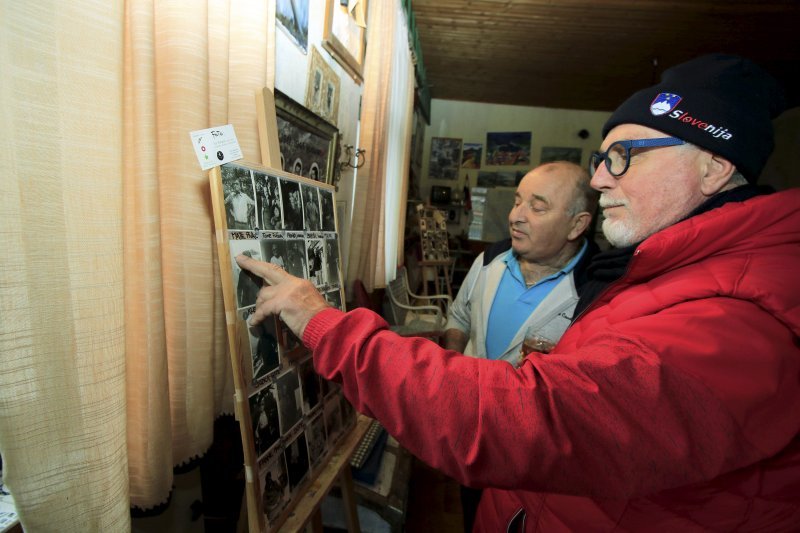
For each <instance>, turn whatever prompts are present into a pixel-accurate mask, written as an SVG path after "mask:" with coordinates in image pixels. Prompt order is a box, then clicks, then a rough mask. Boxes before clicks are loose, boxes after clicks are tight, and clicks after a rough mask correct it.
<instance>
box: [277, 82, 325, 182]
mask: <svg viewBox="0 0 800 533" xmlns="http://www.w3.org/2000/svg"><path fill="white" fill-rule="evenodd" d="M275 115H276V118H277V122H278V144H279V146H280V153H281V170H285V171H286V172H291V173H292V174H296V175H298V176H303V177H304V178H309V179H312V180H314V181H320V182H322V183H327V184H329V185H333V184H335V181H336V178H337V175H336V174H337V172H338V165H337V161H338V160H339V154H338V151H339V130H337V129H336V126H334V125H333V124H331V123H330V122H328V121H327V120H325V119H323V118H322V117H320V116H319V115H316V114H314V113H313V112H312V111H310V110H309V109H307V108H305V107H303V106H302V105H300V104H298V103H297V102H295V101H294V100H292V99H291V98H289V97H288V96H286V95H285V94H283V93H282V92H280V91H278V90H275Z"/></svg>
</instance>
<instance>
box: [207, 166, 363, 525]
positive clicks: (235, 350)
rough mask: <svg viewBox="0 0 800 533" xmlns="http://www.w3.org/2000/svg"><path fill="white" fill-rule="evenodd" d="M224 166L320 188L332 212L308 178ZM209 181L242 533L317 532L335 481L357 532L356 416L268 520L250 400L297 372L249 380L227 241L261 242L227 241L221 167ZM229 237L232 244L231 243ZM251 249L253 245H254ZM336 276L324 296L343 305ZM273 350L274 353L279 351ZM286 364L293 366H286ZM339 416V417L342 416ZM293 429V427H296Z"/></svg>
mask: <svg viewBox="0 0 800 533" xmlns="http://www.w3.org/2000/svg"><path fill="white" fill-rule="evenodd" d="M225 167H228V168H227V169H226V170H227V171H229V174H230V173H232V172H234V171H233V170H232V169H233V167H237V168H238V169H239V170H241V169H245V170H248V172H251V173H252V174H251V173H244V174H242V175H243V176H247V178H245V179H253V180H254V179H256V178H254V177H253V176H256V175H258V179H259V180H262V181H263V180H265V179H266V178H267V175H269V176H270V177H271V178H275V179H280V180H284V181H286V180H288V181H291V182H296V183H302V184H303V186H304V187H315V188H318V189H321V190H324V191H326V192H328V193H329V194H331V197H332V202H331V204H330V207H329V208H330V209H331V210H332V209H333V207H332V206H333V205H335V198H333V194H334V191H333V186H332V185H327V184H323V183H320V182H316V181H313V180H308V179H306V178H303V177H300V176H295V175H292V174H289V173H286V172H283V171H280V170H275V169H270V168H268V167H262V166H260V165H255V164H252V163H246V162H243V161H242V162H236V163H235V164H233V163H231V164H226V165H225ZM234 175H236V174H234ZM237 179H238V178H237ZM209 180H210V185H211V200H212V207H213V212H214V223H215V228H216V238H217V252H218V256H219V268H220V274H221V282H222V292H223V298H224V301H225V310H226V317H227V321H226V322H227V332H228V346H229V350H230V353H231V364H232V368H233V378H234V386H235V401H234V408H235V414H236V419H237V420H238V421H239V425H240V433H241V435H242V446H243V452H244V473H245V496H246V497H245V498H244V500H245V502H246V504H247V505H246V510H247V512H246V514H245V515H244V517H246V520H244V521H240V524H244V523H246V524H247V529H248V530H249V532H250V533H263V532H265V531H270V532H276V531H283V530H291V531H296V530H300V529H301V528H302V527H304V526H305V525H306V524H308V523H312V524H313V525H314V527H315V529H316V530H317V531H321V530H322V519H321V515H320V512H319V509H320V503H321V501H322V498H323V497H324V496H325V495H326V494H327V493H328V491H329V490H330V488H331V487H332V486H333V483H334V482H335V481H337V480H338V481H339V483H340V484H341V487H342V494H343V499H344V502H345V505H346V507H347V513H346V516H347V525H348V530H349V531H351V532H353V533H358V532H360V526H359V523H358V514H357V512H356V503H355V502H356V500H355V493H354V490H353V480H352V477H351V473H350V468H349V460H350V456H351V455H352V454H353V451H354V450H355V448H356V446H357V445H358V443H359V442H360V441H361V439H362V438H363V436H364V434H365V433H366V430H367V428H368V427H369V423H370V420H369V419H368V418H366V417H363V416H362V417H359V418H358V419H355V420H354V418H355V417H348V419H347V420H345V421H344V422H342V419H339V428H340V429H339V430H338V431H339V433H336V434H335V436H334V437H331V434H330V433H328V435H327V442H329V445H328V446H329V447H328V451H327V452H326V453H325V454H324V456H322V457H321V458H320V459H319V462H318V464H316V465H312V464H308V466H307V468H308V472H309V473H308V474H303V475H304V476H308V477H307V478H306V479H305V480H303V481H301V482H300V484H298V485H297V487H295V488H293V489H292V490H293V491H294V492H292V493H290V494H286V495H285V496H283V497H282V498H283V502H285V503H284V507H283V508H282V509H281V510H280V511H278V512H279V513H280V514H279V515H277V516H275V517H274V518H275V520H274V521H272V520H269V521H268V520H267V517H266V514H265V509H264V504H263V498H262V490H261V486H260V480H261V478H260V474H261V473H262V472H263V471H264V470H262V467H261V465H260V464H259V457H258V454H257V452H256V448H255V437H254V426H253V423H252V421H253V419H252V418H251V411H250V407H249V400H250V399H251V398H254V397H256V395H257V394H261V393H262V391H263V390H266V388H267V387H268V386H270V384H271V383H273V382H272V381H269V380H270V379H274V377H275V376H277V375H278V373H280V372H283V371H286V372H285V373H290V371H291V372H294V371H296V370H290V369H287V368H284V367H283V366H279V367H276V368H275V369H274V370H273V372H274V374H273V378H269V377H266V378H264V380H266V381H260V382H256V380H255V379H254V376H253V374H254V368H255V363H254V362H252V361H251V360H252V358H253V353H254V352H253V346H252V345H251V344H250V343H251V339H250V336H249V334H248V332H247V326H246V316H245V315H243V312H244V311H242V309H238V310H237V298H238V296H237V295H236V288H235V287H234V281H233V274H232V260H233V259H232V258H233V256H232V254H231V249H230V242H236V239H246V240H258V239H262V238H263V237H262V236H261V235H260V234H259V232H258V231H256V230H254V229H250V230H233V231H232V232H231V233H233V234H234V236H233V237H231V235H230V234H229V232H228V227H227V218H226V206H225V202H224V198H225V194H224V188H225V186H224V184H223V180H222V169H221V168H220V167H216V168H214V169H212V170H211V171H210V173H209ZM298 187H299V185H298ZM320 194H321V193H320ZM330 215H331V217H333V219H334V228H333V231H329V233H332V234H336V238H335V241H336V244H335V245H336V246H338V233H337V232H336V228H338V221H336V220H335V212H331V213H330ZM303 231H305V230H303ZM298 232H299V231H298ZM265 233H266V232H265ZM320 233H321V232H320ZM251 234H252V235H251ZM231 238H233V239H234V240H233V241H230V239H231ZM253 246H256V245H255V244H253ZM336 257H337V261H339V259H338V258H340V257H341V253H340V251H339V253H338V254H336ZM338 273H339V279H338V280H335V279H332V283H331V281H329V282H327V283H331V287H330V288H329V289H328V293H331V292H335V293H337V294H338V295H339V301H340V302H343V301H344V295H343V289H342V283H341V264H340V263H339V264H338ZM281 338H282V337H281ZM277 342H278V344H280V342H281V341H280V340H278V341H277ZM275 349H276V350H277V349H278V347H276V348H275ZM292 349H294V348H292ZM281 350H288V348H281ZM281 358H282V359H283V360H284V361H290V360H289V359H288V356H287V355H286V353H285V352H283V353H282V354H281ZM289 364H292V363H291V362H290V363H289ZM340 394H341V393H336V392H332V393H329V394H328V396H327V399H326V398H325V397H321V398H320V401H321V402H322V404H323V406H324V405H326V404H328V403H329V402H331V401H334V402H338V400H336V398H338V397H339V395H340ZM319 408H320V407H318V409H319ZM317 413H319V414H320V415H321V413H320V411H317ZM342 415H344V414H343V413H342ZM300 416H302V417H303V423H305V422H306V421H308V420H307V418H308V417H310V416H311V415H308V414H307V413H305V412H304V413H302V414H301V415H300ZM315 416H316V415H315ZM298 424H299V423H298ZM295 427H297V425H296V426H295ZM281 431H283V429H281ZM298 431H299V432H301V434H303V432H304V431H305V426H300V429H299V430H298ZM328 431H330V430H328ZM293 432H294V433H297V432H296V431H294V430H291V428H290V431H289V432H286V433H281V435H280V439H279V440H278V441H277V442H276V443H274V444H272V445H271V446H272V449H273V450H275V453H276V454H278V455H277V457H282V454H283V453H284V451H285V449H288V448H284V447H285V446H288V443H289V442H290V441H289V440H288V439H292V438H295V437H293V436H291V435H292V433H293ZM341 432H344V433H341ZM298 438H299V437H298ZM305 442H306V441H305V440H303V446H305ZM263 455H264V456H266V453H263ZM273 457H276V456H273ZM271 460H272V459H270V457H269V456H266V459H264V461H271ZM306 460H307V461H310V458H308V456H307V459H306Z"/></svg>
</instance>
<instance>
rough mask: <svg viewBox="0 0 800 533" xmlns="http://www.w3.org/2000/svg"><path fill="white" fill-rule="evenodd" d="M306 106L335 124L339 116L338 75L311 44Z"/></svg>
mask: <svg viewBox="0 0 800 533" xmlns="http://www.w3.org/2000/svg"><path fill="white" fill-rule="evenodd" d="M306 107H307V108H308V109H310V110H311V111H313V112H314V113H316V114H317V115H319V116H321V117H322V118H324V119H325V120H327V121H328V122H330V123H331V124H333V125H334V126H335V125H336V122H337V120H338V118H339V76H337V75H336V73H335V72H334V71H333V69H332V68H331V66H330V65H328V63H327V62H326V61H325V59H323V57H322V54H320V53H319V50H317V48H316V47H315V46H313V45H312V46H311V61H310V62H309V65H308V87H307V88H306Z"/></svg>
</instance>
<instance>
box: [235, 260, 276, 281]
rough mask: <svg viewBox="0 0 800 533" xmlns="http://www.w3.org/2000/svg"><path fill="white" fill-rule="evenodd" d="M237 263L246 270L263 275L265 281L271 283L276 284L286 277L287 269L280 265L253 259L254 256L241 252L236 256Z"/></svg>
mask: <svg viewBox="0 0 800 533" xmlns="http://www.w3.org/2000/svg"><path fill="white" fill-rule="evenodd" d="M236 263H237V264H238V265H239V266H240V267H242V268H244V269H245V270H249V271H250V272H252V273H253V274H255V275H257V276H261V277H262V278H264V281H266V282H267V283H269V284H270V285H275V284H276V283H280V282H281V281H283V280H284V279H286V276H287V274H286V271H285V270H283V269H282V268H281V267H279V266H278V265H274V264H272V263H265V262H263V261H258V260H256V259H253V258H252V257H247V256H246V255H243V254H239V255H237V256H236Z"/></svg>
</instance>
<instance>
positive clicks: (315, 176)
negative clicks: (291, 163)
mask: <svg viewBox="0 0 800 533" xmlns="http://www.w3.org/2000/svg"><path fill="white" fill-rule="evenodd" d="M321 175H322V174H321V173H320V171H319V165H318V164H316V163H311V166H310V167H309V168H308V177H309V178H311V179H312V180H314V181H320V179H319V178H320V176H321Z"/></svg>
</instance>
